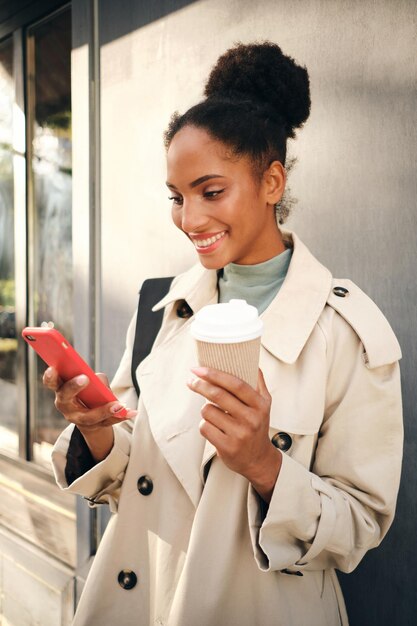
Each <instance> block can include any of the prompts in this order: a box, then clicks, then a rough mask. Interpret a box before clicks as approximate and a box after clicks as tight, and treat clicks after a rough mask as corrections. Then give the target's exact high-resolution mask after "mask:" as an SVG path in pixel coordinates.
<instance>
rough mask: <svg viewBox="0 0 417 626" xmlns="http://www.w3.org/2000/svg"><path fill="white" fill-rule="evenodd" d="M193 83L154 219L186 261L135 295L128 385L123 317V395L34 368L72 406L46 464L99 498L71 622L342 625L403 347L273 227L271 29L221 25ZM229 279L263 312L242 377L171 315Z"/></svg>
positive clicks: (371, 518) (389, 510) (381, 512)
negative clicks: (165, 196)
mask: <svg viewBox="0 0 417 626" xmlns="http://www.w3.org/2000/svg"><path fill="white" fill-rule="evenodd" d="M205 95H206V98H205V99H204V100H203V101H202V102H201V103H199V104H197V105H196V106H194V107H192V108H191V109H190V110H188V111H187V112H186V113H185V114H184V115H178V114H176V115H175V116H174V117H173V118H172V120H171V123H170V125H169V128H168V130H167V132H166V135H165V142H166V148H167V186H168V189H169V190H170V192H171V196H170V199H171V202H172V218H173V220H174V223H175V225H176V226H177V227H178V228H179V229H180V230H181V231H182V232H184V234H185V236H186V237H187V238H188V240H189V241H190V242H191V243H192V244H193V246H194V248H195V250H196V253H197V257H198V261H199V263H198V264H197V265H196V266H194V267H192V268H191V269H190V270H189V271H188V272H185V273H184V274H182V275H180V276H177V277H176V278H175V279H174V281H173V283H172V285H171V288H170V291H169V293H168V294H167V295H165V297H164V298H163V299H162V300H161V301H160V302H159V303H158V304H157V305H156V306H155V307H154V308H153V310H154V311H157V310H161V309H163V308H165V312H164V317H163V323H162V327H161V329H160V331H159V334H158V336H157V339H156V342H155V346H154V348H153V349H152V351H151V353H150V354H149V355H148V357H147V358H146V359H145V360H144V361H143V362H142V363H141V365H140V366H139V368H138V369H137V371H136V374H137V377H138V382H139V387H140V390H141V394H140V399H139V403H137V398H136V395H135V392H134V389H133V382H132V375H131V361H132V351H133V343H134V334H135V332H134V331H135V326H136V317H135V318H134V319H133V320H132V323H131V326H130V327H129V330H128V336H127V348H126V352H125V354H124V356H123V359H122V361H121V363H120V366H119V369H118V371H117V373H116V376H115V379H114V380H113V391H114V392H115V393H116V395H117V396H118V397H119V399H120V400H121V401H122V402H125V403H126V404H127V405H128V406H132V407H133V408H136V407H137V413H136V411H133V410H131V411H129V412H128V417H129V418H131V419H127V420H124V419H121V418H117V416H116V414H115V412H116V411H117V410H118V409H119V408H120V404H119V403H109V404H107V405H105V406H103V407H99V408H96V409H94V410H89V409H87V408H86V407H85V406H84V405H82V404H81V403H80V402H79V400H78V398H77V394H78V393H79V392H80V390H81V389H82V388H84V386H85V385H86V384H88V383H82V384H81V385H80V381H77V379H74V380H72V381H68V382H67V383H65V384H63V383H62V381H61V380H59V378H58V377H57V373H56V372H55V371H54V370H52V369H50V370H48V372H47V376H46V377H45V383H46V384H47V386H48V387H50V388H51V389H54V390H55V392H56V403H57V406H59V407H60V410H61V411H62V413H63V414H64V416H65V418H66V419H67V420H68V421H69V422H71V424H70V425H69V426H68V428H67V429H66V430H65V431H64V433H63V434H62V435H61V436H60V437H59V439H58V441H57V443H56V445H55V448H54V455H53V460H54V466H55V472H56V477H57V481H58V483H59V484H60V486H61V487H62V488H63V489H65V490H67V491H68V492H70V493H78V494H81V495H83V496H85V497H86V498H88V500H89V501H90V503H91V505H92V506H97V505H100V504H104V503H108V504H109V506H110V509H111V510H112V512H114V513H116V515H114V517H113V519H112V521H111V522H110V524H109V526H108V528H107V530H106V533H105V535H104V537H103V540H102V543H101V544H100V547H99V550H98V553H97V555H96V557H95V560H94V564H93V567H92V569H91V571H90V574H89V577H88V580H87V582H86V586H85V588H84V592H83V595H82V597H81V600H80V603H79V607H78V610H77V614H76V617H75V620H74V625H75V626H90V625H91V624H113V623H118V624H120V625H121V626H128V625H132V626H133V625H135V626H150V625H151V624H155V623H158V624H169V625H170V626H194V625H195V624H200V626H254V625H262V626H323V624H327V626H339V625H340V624H343V625H346V624H347V623H348V620H347V615H346V610H345V607H344V602H343V597H342V594H341V591H340V587H339V584H338V581H337V577H336V573H335V570H336V568H337V569H340V570H342V571H344V572H350V571H352V570H353V569H354V568H355V567H356V566H357V564H358V563H359V562H360V561H361V559H362V557H363V556H364V554H365V553H366V551H367V550H368V549H370V548H373V547H375V546H377V545H378V544H379V543H380V541H381V540H382V538H383V537H384V535H385V534H386V532H387V531H388V528H389V527H390V524H391V523H392V520H393V516H394V511H395V503H396V497H397V491H398V483H399V476H400V468H401V446H402V420H401V395H400V377H399V366H398V360H399V358H400V356H401V352H400V349H399V346H398V343H397V340H396V338H395V336H394V334H393V332H392V330H391V328H390V326H389V324H388V322H387V320H386V319H385V318H384V316H383V315H382V313H381V312H380V311H379V309H378V308H377V307H376V305H375V304H374V303H373V302H372V301H371V300H370V299H369V298H368V297H367V296H366V295H365V294H364V293H363V292H362V291H361V290H360V289H359V288H358V287H356V285H354V284H353V283H351V282H350V281H348V280H339V279H333V278H332V275H331V273H330V272H329V270H327V269H326V268H325V267H323V265H321V263H319V261H317V260H316V259H315V258H314V257H313V255H312V254H311V253H310V252H309V250H308V249H307V248H306V247H305V246H304V245H303V243H302V242H301V241H300V239H299V238H298V237H297V236H296V234H295V233H290V232H285V231H283V230H281V228H280V227H279V224H280V223H282V221H283V219H284V215H283V213H282V212H279V211H278V213H277V212H276V207H277V205H278V206H280V201H281V199H282V196H283V193H284V191H285V183H286V170H285V162H286V141H287V139H288V138H289V137H293V136H294V133H295V129H296V128H298V127H299V126H300V125H302V124H303V122H304V121H305V120H306V119H307V117H308V113H309V109H310V96H309V81H308V75H307V71H306V70H305V69H304V68H301V67H300V66H298V65H297V64H296V63H295V61H294V60H293V59H291V58H290V57H288V56H286V55H284V54H283V53H282V51H281V49H280V48H279V47H278V46H277V45H276V44H273V43H270V42H265V43H262V44H259V43H257V44H248V45H243V44H239V45H237V46H235V47H234V48H232V49H230V50H228V51H227V52H226V53H225V54H224V55H223V56H221V57H220V59H219V60H218V63H217V64H216V66H215V67H214V69H213V71H212V73H211V75H210V77H209V80H208V82H207V85H206V89H205ZM281 206H282V205H281ZM230 298H239V299H245V300H247V301H248V302H249V303H250V304H252V305H254V306H256V307H257V309H258V312H259V313H260V314H262V318H263V324H264V334H263V337H262V345H261V352H260V368H261V370H260V371H259V376H258V384H257V388H256V389H255V388H253V387H252V386H251V385H249V384H247V383H246V382H244V381H243V380H240V379H239V378H236V377H234V376H232V375H230V374H228V373H226V372H223V371H220V370H216V369H210V368H207V367H198V368H196V367H195V365H196V360H197V355H196V347H195V344H194V341H193V338H192V337H191V334H190V324H191V320H190V319H189V318H190V317H192V315H193V313H197V312H198V311H199V310H200V309H201V308H202V307H204V306H205V305H208V304H213V303H216V302H218V301H219V302H226V301H228V300H229V299H230ZM184 310H186V312H187V314H186V315H184V314H183V312H184ZM188 313H189V315H188ZM140 323H141V319H140V316H139V324H140ZM133 418H135V419H134V423H133ZM386 433H389V436H388V437H387V435H386ZM202 590H203V591H202Z"/></svg>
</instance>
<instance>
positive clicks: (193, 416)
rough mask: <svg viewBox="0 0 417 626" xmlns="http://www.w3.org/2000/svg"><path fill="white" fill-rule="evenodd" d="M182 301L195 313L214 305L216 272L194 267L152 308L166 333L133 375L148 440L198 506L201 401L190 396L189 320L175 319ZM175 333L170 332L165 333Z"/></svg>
mask: <svg viewBox="0 0 417 626" xmlns="http://www.w3.org/2000/svg"><path fill="white" fill-rule="evenodd" d="M178 300H186V301H187V303H188V304H189V306H190V307H191V308H192V310H193V311H194V313H196V312H197V311H198V310H199V309H200V308H201V307H203V306H205V305H206V304H214V303H215V302H217V275H216V272H209V271H207V270H204V268H202V267H201V266H195V267H193V268H192V269H191V270H190V271H189V272H187V273H186V274H184V275H182V276H181V277H179V278H178V279H177V280H176V282H175V284H174V285H173V288H172V289H171V291H170V292H169V293H168V294H167V296H165V297H164V298H163V299H162V300H161V301H160V302H159V303H158V304H157V305H156V306H155V307H154V310H158V309H160V308H162V307H166V320H165V327H166V328H165V332H164V333H163V334H162V338H161V339H159V340H158V341H157V342H156V343H155V347H154V349H153V350H152V352H151V354H150V355H149V356H148V357H147V358H146V359H144V360H143V361H142V363H141V365H140V366H139V368H138V371H137V375H138V381H139V387H140V390H141V400H142V402H143V404H144V406H145V409H146V412H147V415H148V419H149V425H150V428H151V431H152V434H153V437H154V439H155V441H156V443H157V445H158V447H159V449H160V450H161V453H162V454H163V456H164V458H165V460H166V461H167V463H168V464H169V465H170V467H171V469H172V471H173V472H174V473H175V474H176V476H177V478H178V479H179V481H180V482H181V484H182V485H183V487H184V489H185V490H186V492H187V493H188V495H189V497H190V499H191V501H192V502H193V504H194V505H195V506H197V504H198V501H199V499H200V496H201V491H202V487H203V483H202V479H201V477H200V467H201V460H202V458H203V453H204V448H205V444H206V441H205V439H204V438H203V437H202V436H201V435H200V431H199V424H200V421H201V415H200V412H201V408H202V406H203V404H204V398H202V397H201V396H199V395H197V394H196V393H194V392H192V391H190V390H189V389H188V387H187V384H186V383H187V380H189V378H191V376H192V374H191V372H190V368H191V367H192V366H193V365H194V366H195V365H197V364H198V361H197V350H196V347H195V342H194V339H193V338H192V337H191V335H190V325H191V322H192V318H190V319H188V320H181V319H178V318H177V316H176V302H177V301H178ZM170 326H172V327H173V328H174V332H172V330H170V328H169V327H170Z"/></svg>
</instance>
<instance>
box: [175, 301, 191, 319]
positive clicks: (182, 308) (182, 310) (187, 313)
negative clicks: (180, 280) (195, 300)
mask: <svg viewBox="0 0 417 626" xmlns="http://www.w3.org/2000/svg"><path fill="white" fill-rule="evenodd" d="M192 315H193V310H192V308H191V307H190V306H189V305H188V304H187V303H186V301H185V300H181V302H180V303H179V304H178V306H177V316H178V317H181V318H182V319H188V318H189V317H192Z"/></svg>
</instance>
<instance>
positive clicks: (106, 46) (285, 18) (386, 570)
mask: <svg viewBox="0 0 417 626" xmlns="http://www.w3.org/2000/svg"><path fill="white" fill-rule="evenodd" d="M149 4H150V3H142V2H137V1H135V0H123V2H117V3H116V2H113V1H112V0H101V1H100V3H99V7H100V15H99V18H100V31H99V34H100V43H101V48H100V77H101V83H100V98H101V126H100V128H101V151H100V157H101V178H100V180H101V187H100V191H101V231H100V240H101V259H102V261H101V267H100V271H101V276H102V282H101V298H102V300H101V302H102V321H101V346H102V363H101V366H102V369H104V370H105V371H107V372H109V373H110V374H112V373H113V372H114V369H115V366H116V364H117V361H118V358H119V357H120V354H121V351H122V348H123V344H124V333H125V328H126V326H127V323H128V321H129V318H130V316H131V314H132V312H133V311H134V309H135V306H136V292H137V287H138V285H139V284H140V282H141V281H142V280H143V279H144V278H145V277H147V276H155V275H163V274H171V273H176V272H179V271H181V270H182V269H184V268H185V267H187V266H188V265H189V264H190V263H191V262H192V261H193V258H194V257H193V251H192V250H191V249H188V248H187V247H186V244H185V242H184V241H183V239H182V237H181V235H180V234H179V233H176V232H175V229H174V227H173V226H172V225H171V224H170V217H169V206H168V201H167V199H166V196H167V194H166V191H165V189H164V180H165V172H164V151H163V148H162V141H161V135H162V132H163V130H164V128H165V127H166V124H167V122H168V119H169V116H170V114H171V113H172V112H173V111H174V110H175V109H180V110H184V109H185V108H187V107H188V106H189V105H190V104H192V103H193V102H195V101H197V100H198V99H199V98H200V95H201V92H202V88H203V81H204V79H205V77H206V76H207V72H208V70H209V68H210V66H211V65H212V64H213V63H214V62H215V60H216V58H217V56H218V55H219V54H220V53H221V52H223V51H224V50H225V49H226V48H227V47H228V46H230V45H232V44H233V43H234V42H235V41H236V40H242V41H251V40H253V39H254V38H257V39H264V38H268V39H272V40H274V41H276V42H277V43H279V44H280V45H281V47H282V48H283V50H284V51H285V52H286V53H288V54H290V55H292V56H293V57H294V58H296V59H297V60H298V61H299V62H300V63H302V64H305V65H306V66H307V68H308V70H309V72H310V78H311V88H312V101H313V106H312V113H311V118H310V120H309V121H308V122H307V125H306V127H305V128H304V129H303V130H302V131H301V132H300V133H299V137H298V139H297V140H296V141H294V142H293V145H292V146H291V152H292V154H293V155H294V156H296V157H297V158H298V164H297V166H296V168H295V169H294V172H293V173H292V175H291V178H290V184H291V188H292V192H293V195H295V196H296V197H297V198H298V200H299V202H298V205H297V207H296V209H295V211H294V214H293V217H292V218H291V219H290V222H289V226H290V227H291V228H293V229H295V230H296V231H297V232H298V233H299V234H300V235H301V236H302V238H304V240H305V241H306V242H307V243H308V244H309V246H310V247H311V249H312V250H313V251H314V252H315V254H316V255H317V256H318V257H319V258H320V259H321V260H322V261H323V262H324V263H325V264H326V265H327V266H328V267H329V268H331V270H332V271H333V273H334V275H336V276H339V277H350V278H352V279H353V280H354V281H356V282H357V283H358V284H359V285H360V286H361V287H362V288H363V289H364V290H365V291H366V292H367V293H368V294H369V295H370V296H371V297H372V298H373V299H374V300H375V301H376V302H377V303H378V304H379V306H380V307H381V309H382V310H383V311H384V312H385V314H386V316H387V317H388V319H389V320H390V321H391V323H392V325H393V327H394V329H395V331H396V332H397V334H398V337H399V339H400V342H401V344H402V347H403V351H404V358H403V370H402V371H403V383H404V409H405V424H406V444H405V463H404V479H403V486H402V491H401V495H400V500H399V506H398V515H397V518H396V521H395V523H394V526H393V528H392V530H391V531H390V533H389V536H388V538H387V539H386V541H385V542H384V544H383V546H382V547H381V548H379V549H378V550H376V551H373V552H371V553H370V554H369V555H368V556H367V557H366V558H365V560H364V561H363V563H362V564H361V565H360V566H359V568H358V569H357V571H356V572H354V573H353V574H351V575H349V576H342V577H341V580H342V584H343V587H344V591H345V595H346V600H347V604H348V611H349V614H350V618H351V623H352V624H353V625H354V626H362V625H365V624H366V625H367V626H374V625H375V626H376V625H377V624H378V625H379V626H381V625H385V624H387V625H388V624H390V625H392V624H401V626H407V625H408V624H411V623H413V624H414V621H415V617H414V619H413V615H415V613H416V610H417V589H416V587H417V565H416V563H417V558H416V557H417V512H416V500H417V498H416V493H417V489H416V487H417V485H416V476H417V461H416V458H417V455H416V447H417V432H416V420H415V415H416V409H415V407H416V400H417V399H416V384H415V368H414V367H413V365H414V364H415V363H416V356H417V355H416V334H417V333H416V322H415V310H416V305H417V293H416V281H415V279H414V272H413V271H412V269H413V261H414V260H415V257H416V251H417V232H416V224H417V220H416V198H417V193H416V192H417V188H416V187H417V185H416V175H415V170H416V145H417V141H416V139H417V137H416V132H417V131H416V129H417V112H416V104H415V103H416V76H417V44H416V33H417V5H416V2H415V0H385V1H384V0H380V1H379V2H376V1H375V0H362V1H359V0H351V1H349V2H346V1H344V0H327V1H326V0H292V1H290V0H275V1H274V0H264V1H263V2H253V1H252V0H241V1H236V0H229V2H227V3H226V2H224V0H201V1H199V2H174V1H172V2H168V1H165V2H163V1H162V0H160V1H159V2H153V3H151V4H152V7H153V8H152V11H150V9H149ZM79 52H80V59H81V58H82V52H81V51H79ZM80 176H81V173H80ZM74 210H75V212H76V211H77V207H75V208H74ZM348 443H349V442H347V445H348Z"/></svg>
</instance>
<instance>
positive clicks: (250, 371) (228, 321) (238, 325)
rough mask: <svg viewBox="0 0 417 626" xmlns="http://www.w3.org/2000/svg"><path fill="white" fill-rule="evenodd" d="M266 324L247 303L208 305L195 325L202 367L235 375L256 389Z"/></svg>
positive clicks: (233, 301) (232, 301)
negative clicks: (263, 330)
mask: <svg viewBox="0 0 417 626" xmlns="http://www.w3.org/2000/svg"><path fill="white" fill-rule="evenodd" d="M262 329H263V323H262V320H261V319H260V318H259V316H258V310H257V309H256V307H254V306H252V305H250V304H248V303H247V302H246V300H238V299H233V300H230V302H222V303H219V304H208V305H207V306H205V307H203V308H202V309H200V311H198V312H197V313H196V315H195V318H194V321H193V322H192V324H191V333H192V335H193V337H194V339H195V340H196V344H197V354H198V362H199V365H200V366H204V367H213V368H216V369H218V370H221V371H223V372H227V373H228V374H233V375H234V376H237V377H238V378H240V379H242V380H244V381H245V382H247V383H248V384H249V385H251V386H252V387H253V388H255V389H256V386H257V380H258V368H259V352H260V345H261V335H262Z"/></svg>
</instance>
